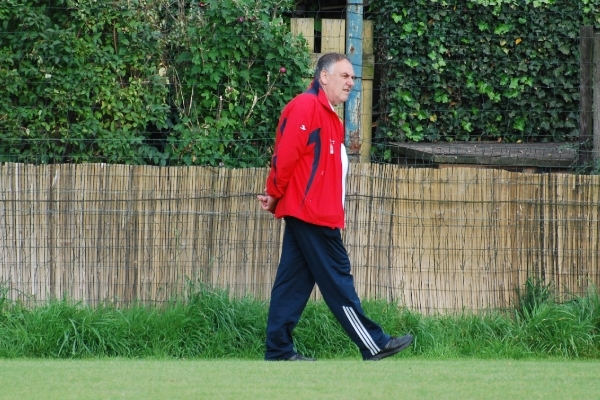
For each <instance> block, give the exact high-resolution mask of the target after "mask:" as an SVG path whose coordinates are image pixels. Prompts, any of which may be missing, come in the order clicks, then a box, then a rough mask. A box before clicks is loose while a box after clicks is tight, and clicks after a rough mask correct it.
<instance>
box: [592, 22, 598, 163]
mask: <svg viewBox="0 0 600 400" xmlns="http://www.w3.org/2000/svg"><path fill="white" fill-rule="evenodd" d="M592 90H593V92H594V100H593V103H592V108H593V110H594V114H593V117H592V119H593V122H594V159H595V160H596V161H597V162H598V161H600V32H596V33H595V34H594V74H593V89H592Z"/></svg>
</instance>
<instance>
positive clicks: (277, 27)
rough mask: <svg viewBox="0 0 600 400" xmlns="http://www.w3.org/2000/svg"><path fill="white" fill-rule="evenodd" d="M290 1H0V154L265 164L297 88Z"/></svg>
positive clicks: (298, 55)
mask: <svg viewBox="0 0 600 400" xmlns="http://www.w3.org/2000/svg"><path fill="white" fill-rule="evenodd" d="M292 6H293V1H292V0H283V1H282V0H261V1H250V0H212V1H210V0H209V1H189V0H179V1H174V0H115V1H111V2H101V1H94V2H89V1H84V0H50V1H34V0H4V1H2V2H1V3H0V26H1V33H0V81H2V82H3V83H4V82H6V84H3V85H0V161H13V162H28V163H57V162H74V163H82V162H107V163H123V164H155V165H194V164H196V165H228V166H250V165H260V166H262V165H265V163H266V162H267V161H268V159H269V152H270V150H269V146H271V145H272V141H273V140H272V138H273V134H274V132H275V129H276V124H277V119H278V117H279V113H280V111H281V106H282V105H283V104H285V103H286V102H287V101H288V100H289V99H291V97H292V96H293V95H294V94H297V93H299V92H301V91H303V90H304V89H305V82H304V81H303V79H302V77H303V76H305V75H306V73H307V71H308V69H309V68H310V58H309V54H308V50H307V49H306V48H305V46H304V45H305V42H304V41H303V40H302V39H299V38H295V37H293V36H292V35H291V34H290V32H289V27H288V24H286V23H284V20H283V18H282V13H283V12H286V11H289V10H290V8H291V7H292Z"/></svg>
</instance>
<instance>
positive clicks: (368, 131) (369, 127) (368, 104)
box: [360, 80, 373, 163]
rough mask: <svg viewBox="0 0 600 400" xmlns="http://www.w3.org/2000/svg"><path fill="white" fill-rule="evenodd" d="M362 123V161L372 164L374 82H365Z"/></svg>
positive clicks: (363, 85)
mask: <svg viewBox="0 0 600 400" xmlns="http://www.w3.org/2000/svg"><path fill="white" fill-rule="evenodd" d="M361 108H362V112H361V123H360V128H361V129H360V161H361V162H364V163H369V162H371V138H372V131H373V81H372V80H363V82H362V102H361Z"/></svg>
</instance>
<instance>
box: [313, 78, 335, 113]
mask: <svg viewBox="0 0 600 400" xmlns="http://www.w3.org/2000/svg"><path fill="white" fill-rule="evenodd" d="M307 93H311V94H314V95H316V96H317V98H318V99H319V103H321V104H322V105H323V107H325V108H327V109H328V110H330V111H332V112H335V109H334V108H333V105H332V104H331V103H330V102H329V99H328V98H327V95H326V94H325V91H324V90H323V88H322V87H321V84H320V83H319V81H318V80H316V79H314V80H313V81H312V82H311V84H310V86H309V87H308V90H307Z"/></svg>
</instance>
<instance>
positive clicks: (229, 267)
mask: <svg viewBox="0 0 600 400" xmlns="http://www.w3.org/2000/svg"><path fill="white" fill-rule="evenodd" d="M266 174H267V170H266V169H226V168H216V169H215V168H208V167H154V166H124V165H105V164H85V165H71V164H63V165H44V166H34V165H25V164H3V165H0V287H4V288H5V289H6V296H7V297H8V298H10V299H12V300H15V301H24V302H31V303H39V302H42V303H43V302H46V301H48V300H50V299H53V298H61V297H66V298H69V299H73V300H77V301H82V302H84V303H86V304H90V305H97V304H104V303H113V304H117V305H129V304H132V303H133V302H143V303H149V302H164V301H166V300H169V299H171V298H173V297H176V296H183V295H184V293H185V290H186V287H187V284H188V283H189V282H202V283H203V284H207V285H210V286H213V287H219V288H225V289H228V290H229V292H230V293H231V295H232V296H246V295H250V296H253V297H256V298H260V299H268V297H269V293H270V288H271V283H272V281H273V278H274V275H275V271H276V269H277V263H278V259H279V252H280V245H281V239H282V231H283V229H282V228H283V224H284V223H283V222H282V221H279V220H276V219H274V218H273V217H272V216H271V214H269V213H265V212H263V211H261V209H260V207H259V204H258V202H257V201H256V194H258V193H261V192H262V190H263V188H264V179H265V177H266ZM347 190H348V193H347V197H346V198H347V202H346V207H347V229H345V230H344V231H343V237H344V241H345V244H346V247H347V250H348V252H349V255H350V259H351V262H352V268H353V275H354V278H355V285H356V289H357V292H358V294H359V296H361V297H362V298H365V299H366V298H368V299H385V300H388V301H391V302H397V303H398V304H400V305H403V306H406V307H408V308H409V309H412V310H415V311H419V312H423V313H432V312H445V311H454V310H483V309H490V308H491V309H509V308H512V307H514V306H515V305H516V301H517V294H516V289H517V288H521V287H522V286H523V284H524V283H525V281H526V279H527V278H529V277H536V278H539V279H541V280H542V282H545V283H547V284H553V285H555V287H556V289H557V290H559V292H560V293H561V294H564V295H565V296H568V295H570V294H585V293H586V291H587V290H588V289H589V288H595V287H597V286H598V284H600V268H599V267H600V261H599V253H600V252H599V236H598V235H599V231H600V223H599V210H600V208H599V206H600V177H598V176H581V175H570V174H520V173H515V172H508V171H503V170H493V169H475V168H447V169H432V168H403V167H399V166H393V165H371V164H351V171H350V175H349V181H348V185H347ZM319 296H320V295H319V293H318V290H315V293H314V297H315V298H318V297H319Z"/></svg>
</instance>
